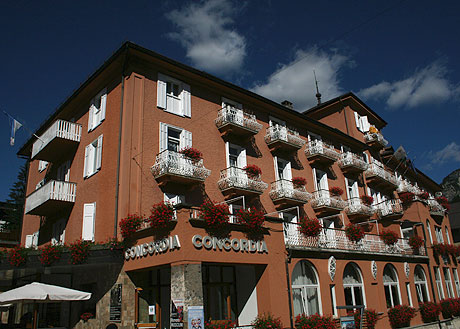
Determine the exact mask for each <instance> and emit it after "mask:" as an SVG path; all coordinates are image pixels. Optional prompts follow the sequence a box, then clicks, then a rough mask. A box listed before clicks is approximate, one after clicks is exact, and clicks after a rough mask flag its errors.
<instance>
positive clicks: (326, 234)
mask: <svg viewBox="0 0 460 329" xmlns="http://www.w3.org/2000/svg"><path fill="white" fill-rule="evenodd" d="M318 219H319V220H320V222H321V225H322V226H323V230H322V231H321V234H320V241H321V242H322V244H323V245H324V246H325V247H327V248H336V246H337V241H336V234H335V222H334V220H333V218H331V217H328V218H318Z"/></svg>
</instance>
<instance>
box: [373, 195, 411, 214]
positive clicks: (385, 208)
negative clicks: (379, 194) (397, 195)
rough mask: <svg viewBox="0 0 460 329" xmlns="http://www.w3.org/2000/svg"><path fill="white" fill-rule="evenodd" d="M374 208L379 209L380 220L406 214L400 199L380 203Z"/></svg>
mask: <svg viewBox="0 0 460 329" xmlns="http://www.w3.org/2000/svg"><path fill="white" fill-rule="evenodd" d="M374 207H375V208H376V209H377V214H378V216H379V217H380V218H383V217H392V216H399V215H402V214H403V213H404V208H403V206H402V203H401V201H400V200H399V199H391V200H386V201H383V202H380V203H378V204H376V205H374Z"/></svg>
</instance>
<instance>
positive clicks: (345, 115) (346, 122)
mask: <svg viewBox="0 0 460 329" xmlns="http://www.w3.org/2000/svg"><path fill="white" fill-rule="evenodd" d="M339 102H340V104H342V110H343V117H344V118H345V127H346V128H347V134H348V135H350V129H349V128H348V120H347V113H346V111H345V105H344V104H343V101H342V97H339Z"/></svg>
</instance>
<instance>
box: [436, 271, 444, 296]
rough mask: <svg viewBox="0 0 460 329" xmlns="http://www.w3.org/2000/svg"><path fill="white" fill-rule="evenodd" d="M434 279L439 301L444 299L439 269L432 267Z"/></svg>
mask: <svg viewBox="0 0 460 329" xmlns="http://www.w3.org/2000/svg"><path fill="white" fill-rule="evenodd" d="M434 279H435V280H436V288H437V289H438V297H439V299H444V289H443V288H442V282H441V272H440V271H439V267H437V266H435V267H434Z"/></svg>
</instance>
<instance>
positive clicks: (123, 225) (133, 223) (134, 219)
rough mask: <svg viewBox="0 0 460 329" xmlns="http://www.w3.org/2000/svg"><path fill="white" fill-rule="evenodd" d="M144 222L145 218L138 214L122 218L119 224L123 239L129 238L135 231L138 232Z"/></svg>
mask: <svg viewBox="0 0 460 329" xmlns="http://www.w3.org/2000/svg"><path fill="white" fill-rule="evenodd" d="M143 222H144V219H143V218H142V217H141V216H139V215H137V214H131V215H128V216H127V217H126V218H122V219H121V220H120V224H119V226H120V230H121V236H122V237H123V239H126V238H129V237H130V236H132V235H133V234H134V233H136V232H137V230H139V229H140V227H141V225H142V223H143Z"/></svg>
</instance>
